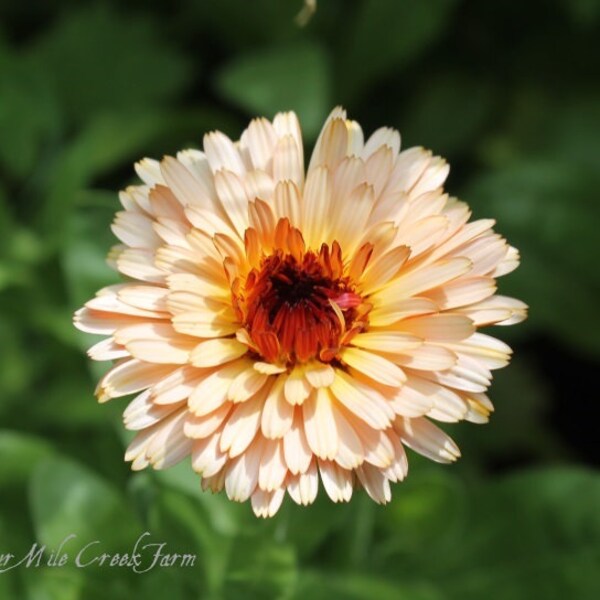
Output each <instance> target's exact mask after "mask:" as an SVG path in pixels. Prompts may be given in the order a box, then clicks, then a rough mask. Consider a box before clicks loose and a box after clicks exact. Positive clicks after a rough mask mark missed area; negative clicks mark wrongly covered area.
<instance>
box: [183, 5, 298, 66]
mask: <svg viewBox="0 0 600 600" xmlns="http://www.w3.org/2000/svg"><path fill="white" fill-rule="evenodd" d="M301 6H302V0H291V1H289V2H273V0H252V2H239V0H219V2H183V3H182V6H181V20H180V26H181V28H182V30H183V31H185V32H186V33H187V34H188V35H190V36H194V37H196V36H198V35H201V36H202V37H203V38H204V39H206V40H210V41H211V42H212V41H214V42H218V43H219V44H223V45H226V47H227V48H228V49H231V50H233V51H234V52H236V53H237V54H240V55H241V54H243V53H244V52H245V51H247V50H248V49H249V48H250V49H254V48H257V47H259V46H261V45H263V44H268V43H272V42H273V41H274V40H275V41H282V42H286V41H290V39H293V38H295V37H296V38H297V37H300V34H301V33H302V30H301V29H300V28H299V27H298V26H297V25H296V23H295V21H294V17H295V15H296V14H297V12H298V11H299V10H300V8H301ZM209 44H210V42H209Z"/></svg>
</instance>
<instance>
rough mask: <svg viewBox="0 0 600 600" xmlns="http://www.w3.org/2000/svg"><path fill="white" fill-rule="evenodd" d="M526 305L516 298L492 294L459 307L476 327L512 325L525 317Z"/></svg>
mask: <svg viewBox="0 0 600 600" xmlns="http://www.w3.org/2000/svg"><path fill="white" fill-rule="evenodd" d="M527 309H528V306H527V304H525V303H524V302H521V301H520V300H517V299H516V298H508V297H507V296H500V295H494V296H490V297H489V298H486V299H485V300H482V301H481V302H477V303H476V304H471V305H470V306H465V307H464V308H461V309H459V311H460V312H462V313H464V314H465V315H467V316H468V317H469V318H470V319H472V320H473V322H474V323H475V325H477V326H478V327H480V326H483V325H514V324H515V323H520V322H521V321H523V320H524V319H526V318H527Z"/></svg>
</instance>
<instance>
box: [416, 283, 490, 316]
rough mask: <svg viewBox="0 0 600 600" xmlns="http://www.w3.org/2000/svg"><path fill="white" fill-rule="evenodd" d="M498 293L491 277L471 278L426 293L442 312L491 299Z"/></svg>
mask: <svg viewBox="0 0 600 600" xmlns="http://www.w3.org/2000/svg"><path fill="white" fill-rule="evenodd" d="M495 291H496V284H495V282H494V280H493V279H491V278H489V277H469V278H462V277H461V278H460V279H455V280H454V281H450V282H448V283H446V284H444V285H442V286H440V287H438V288H435V289H433V290H429V291H428V292H425V294H424V295H425V296H426V297H427V298H429V299H431V300H433V302H435V303H436V304H437V305H438V306H439V308H440V309H441V310H449V309H452V308H458V307H461V306H468V305H469V304H474V303H476V302H481V301H482V300H485V299H486V298H489V297H490V296H491V295H492V294H493V293H494V292H495Z"/></svg>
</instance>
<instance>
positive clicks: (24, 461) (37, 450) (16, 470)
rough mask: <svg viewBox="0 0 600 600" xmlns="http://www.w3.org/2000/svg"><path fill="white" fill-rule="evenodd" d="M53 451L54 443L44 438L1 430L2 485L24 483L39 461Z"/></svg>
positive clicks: (0, 472) (0, 471)
mask: <svg viewBox="0 0 600 600" xmlns="http://www.w3.org/2000/svg"><path fill="white" fill-rule="evenodd" d="M53 452H54V449H53V448H52V445H51V444H50V443H49V442H47V441H46V440H44V439H42V438H39V437H36V436H33V435H29V434H26V433H21V432H18V431H8V430H0V456H2V461H0V487H5V486H8V485H21V484H24V483H25V482H26V481H27V479H28V478H29V476H30V474H31V471H32V470H33V469H34V468H35V466H36V465H37V464H38V462H40V461H41V460H43V459H44V458H47V457H48V456H51V455H52V454H53Z"/></svg>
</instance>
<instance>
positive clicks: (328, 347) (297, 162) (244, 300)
mask: <svg viewBox="0 0 600 600" xmlns="http://www.w3.org/2000/svg"><path fill="white" fill-rule="evenodd" d="M448 170H449V168H448V165H447V164H446V162H445V161H444V160H442V159H441V158H439V157H434V156H432V155H431V153H430V152H428V151H425V150H424V149H422V148H409V149H408V150H404V151H402V152H400V136H399V134H398V132H397V131H395V130H393V129H389V128H385V127H384V128H381V129H378V130H377V131H375V133H373V134H372V135H371V136H370V137H369V138H368V140H367V141H366V142H365V141H364V138H363V133H362V130H361V128H360V126H359V125H358V123H356V122H355V121H351V120H348V119H347V118H346V113H345V111H344V110H342V109H341V108H336V109H335V110H334V111H333V112H332V113H331V115H330V116H329V118H328V119H327V121H326V123H325V125H324V127H323V130H322V131H321V134H320V136H319V138H318V140H317V143H316V147H315V149H314V152H313V155H312V158H311V159H310V164H309V166H308V169H307V172H306V176H305V172H304V164H303V146H302V138H301V133H300V126H299V123H298V120H297V118H296V115H295V114H294V113H280V114H278V115H276V116H275V118H274V119H273V121H272V122H270V121H268V120H266V119H264V118H261V119H255V120H253V121H252V122H251V123H250V125H249V126H248V128H247V129H246V130H245V131H244V132H243V134H242V136H241V138H240V140H239V141H238V142H232V141H231V140H230V139H229V138H228V137H227V136H225V135H224V134H223V133H220V132H212V133H209V134H207V135H206V136H205V138H204V151H202V152H201V151H199V150H184V151H182V152H180V153H178V155H177V157H176V158H173V157H169V156H167V157H165V158H164V159H163V160H162V161H160V162H157V161H155V160H150V159H144V160H142V161H140V162H139V163H137V164H136V171H137V173H138V175H139V176H140V178H141V179H142V181H143V184H142V185H136V186H131V187H128V188H127V189H126V190H125V191H123V192H121V194H120V199H121V203H122V204H123V208H124V210H123V211H121V212H118V213H117V215H116V218H115V221H114V224H113V232H114V234H115V235H116V236H117V237H118V238H119V239H120V240H121V242H122V244H121V245H119V246H117V247H115V248H114V249H113V250H112V252H111V254H110V256H109V261H110V263H111V264H112V265H113V266H114V267H115V268H116V269H117V270H118V271H119V272H120V273H122V274H123V275H125V276H127V277H128V278H130V280H128V281H127V282H126V283H121V284H117V285H112V286H109V287H107V288H105V289H103V290H100V292H98V294H97V296H96V297H95V298H94V299H92V300H90V301H89V302H88V303H87V304H86V305H85V307H84V308H82V309H81V310H79V311H78V312H77V313H76V317H75V323H76V326H77V327H78V328H79V329H81V330H83V331H86V332H89V333H95V334H101V335H104V336H108V337H107V338H106V339H104V340H103V341H101V342H100V343H98V344H96V345H94V346H93V347H92V348H91V349H90V350H89V355H90V356H91V357H92V358H93V359H95V360H115V361H117V362H116V364H115V365H114V366H113V367H112V368H111V369H110V370H109V371H108V372H107V374H106V375H105V376H104V377H103V378H102V380H101V381H100V382H99V384H98V389H97V395H98V399H99V401H100V402H105V401H107V400H109V399H111V398H116V397H120V396H126V395H129V394H138V395H137V396H136V397H135V399H134V400H133V401H131V403H130V404H129V406H128V407H127V409H126V410H125V412H124V422H125V426H126V427H127V428H128V429H131V430H135V431H137V432H138V433H137V435H136V437H135V438H134V440H133V441H132V443H131V444H130V446H129V447H128V449H127V452H126V456H125V458H126V460H128V461H132V468H133V469H135V470H137V469H142V468H144V467H147V466H148V465H150V466H152V467H153V468H155V469H163V468H166V467H169V466H171V465H173V464H175V463H177V462H178V461H180V460H181V459H183V458H185V457H187V456H188V455H191V463H192V467H193V469H194V470H195V471H196V472H198V473H199V474H200V475H201V477H202V479H201V481H202V486H203V488H204V489H207V488H209V489H211V490H213V491H219V490H221V489H223V488H225V491H226V493H227V496H228V497H229V498H230V499H232V500H235V501H240V502H241V501H245V500H248V499H250V500H251V503H252V507H253V509H254V512H255V513H256V514H257V515H259V516H262V517H266V516H271V515H273V514H274V513H275V512H276V511H277V510H278V508H279V506H280V505H281V502H282V499H283V497H284V494H285V491H286V490H287V492H288V494H289V495H290V496H291V498H292V499H293V500H294V501H295V502H297V503H299V504H303V505H306V504H310V503H311V502H313V500H314V499H315V496H316V495H317V490H318V486H319V480H320V481H321V483H322V484H323V487H324V489H325V492H326V493H327V494H328V495H329V497H330V498H331V499H332V500H333V501H334V502H340V501H348V500H350V497H351V495H352V491H353V488H354V487H355V486H358V485H360V486H362V487H363V488H364V489H365V490H366V492H367V493H368V494H369V496H371V498H373V500H375V501H376V502H379V503H385V502H387V501H389V500H390V496H391V493H390V482H397V481H400V480H402V479H403V478H404V477H405V476H406V473H407V458H406V454H405V446H408V447H409V448H412V449H413V450H414V451H416V452H418V453H420V454H422V455H424V456H426V457H428V458H430V459H432V460H434V461H438V462H452V461H454V460H456V459H457V457H458V456H459V455H460V453H459V450H458V448H457V446H456V444H455V443H454V442H453V441H452V440H451V439H450V438H449V437H448V436H447V435H446V434H445V433H444V432H443V431H442V430H441V429H439V428H438V427H437V426H435V425H434V424H433V423H432V421H431V420H432V419H433V420H437V421H444V422H454V421H459V420H462V419H466V420H468V421H471V422H474V423H483V422H485V421H487V420H488V416H489V414H490V412H491V411H492V410H493V407H492V404H491V402H490V400H489V399H488V397H487V395H486V394H485V392H486V389H487V388H488V386H489V385H490V381H491V371H492V370H493V369H498V368H501V367H504V366H505V365H506V364H507V363H508V360H509V356H510V354H511V350H510V348H509V347H508V346H507V345H506V344H504V343H503V342H500V341H499V340H497V339H495V338H493V337H490V336H488V335H485V334H483V333H479V332H478V331H477V329H478V328H479V327H482V326H485V325H491V324H495V325H509V324H513V323H517V322H519V321H521V320H522V319H523V318H525V311H526V306H525V305H524V304H523V303H522V302H520V301H518V300H515V299H512V298H507V297H504V296H500V295H497V294H496V293H495V292H496V284H495V278H496V277H499V276H500V275H504V274H506V273H508V272H510V271H512V270H513V269H514V268H516V266H517V265H518V261H519V256H518V252H517V250H516V249H515V248H513V247H511V246H509V245H508V244H507V243H506V241H505V240H504V239H503V238H501V237H500V236H499V235H497V234H496V233H494V232H493V230H492V227H493V225H494V221H492V220H489V219H485V220H477V221H472V222H469V218H470V212H469V209H468V207H467V205H466V204H464V203H463V202H460V201H458V200H456V199H454V198H450V197H448V195H447V194H445V193H444V191H443V188H442V185H443V183H444V181H445V179H446V177H447V175H448Z"/></svg>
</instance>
